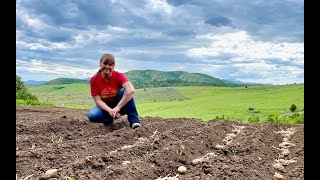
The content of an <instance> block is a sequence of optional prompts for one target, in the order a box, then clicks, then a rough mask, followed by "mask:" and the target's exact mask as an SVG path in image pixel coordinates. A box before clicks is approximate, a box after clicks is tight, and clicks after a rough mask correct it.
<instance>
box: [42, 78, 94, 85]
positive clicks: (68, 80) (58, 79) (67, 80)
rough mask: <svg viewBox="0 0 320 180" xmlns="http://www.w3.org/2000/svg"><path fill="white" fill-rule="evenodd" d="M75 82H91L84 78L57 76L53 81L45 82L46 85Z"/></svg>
mask: <svg viewBox="0 0 320 180" xmlns="http://www.w3.org/2000/svg"><path fill="white" fill-rule="evenodd" d="M73 83H83V84H89V81H88V80H83V79H75V78H57V79H53V80H51V81H48V82H46V83H44V85H49V84H73Z"/></svg>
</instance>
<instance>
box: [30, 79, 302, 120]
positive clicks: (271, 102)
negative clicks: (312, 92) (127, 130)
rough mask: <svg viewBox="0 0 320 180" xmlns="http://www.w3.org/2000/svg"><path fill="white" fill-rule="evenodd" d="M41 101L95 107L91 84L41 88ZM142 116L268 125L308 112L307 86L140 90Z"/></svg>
mask: <svg viewBox="0 0 320 180" xmlns="http://www.w3.org/2000/svg"><path fill="white" fill-rule="evenodd" d="M29 90H30V92H32V93H33V94H35V95H36V96H38V98H39V100H42V101H52V102H54V103H55V104H56V105H58V106H66V107H75V108H84V109H89V108H90V107H92V106H93V105H94V102H93V100H92V98H91V96H90V89H89V85H88V84H79V83H78V84H63V85H61V84H60V85H57V84H56V85H54V84H52V85H40V86H33V87H30V88H29ZM134 97H135V100H136V105H137V108H138V111H139V115H140V116H142V117H145V116H158V117H165V118H172V117H188V118H199V119H202V120H204V121H207V120H211V119H232V120H239V121H248V120H249V121H250V120H254V121H256V120H260V121H265V120H267V119H268V118H270V116H272V117H275V118H278V117H281V116H286V115H290V113H291V112H290V106H291V105H292V104H295V105H296V106H297V110H296V111H297V112H301V111H304V84H292V85H279V86H261V85H260V86H257V85H255V86H247V88H246V87H245V86H242V87H213V86H192V87H159V88H144V89H137V90H136V94H135V96H134Z"/></svg>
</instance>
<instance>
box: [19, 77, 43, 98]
mask: <svg viewBox="0 0 320 180" xmlns="http://www.w3.org/2000/svg"><path fill="white" fill-rule="evenodd" d="M16 100H34V101H38V98H37V97H36V96H35V95H33V94H31V93H30V92H29V91H28V89H27V87H26V86H25V84H24V82H23V81H22V80H21V77H20V76H18V75H16Z"/></svg>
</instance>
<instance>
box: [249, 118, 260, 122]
mask: <svg viewBox="0 0 320 180" xmlns="http://www.w3.org/2000/svg"><path fill="white" fill-rule="evenodd" d="M248 122H250V123H254V122H259V117H249V118H248Z"/></svg>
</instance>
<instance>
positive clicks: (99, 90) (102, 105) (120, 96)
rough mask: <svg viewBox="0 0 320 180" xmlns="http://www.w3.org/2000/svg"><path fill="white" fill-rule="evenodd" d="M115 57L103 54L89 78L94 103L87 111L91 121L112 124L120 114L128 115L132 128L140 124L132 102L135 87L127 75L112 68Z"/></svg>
mask: <svg viewBox="0 0 320 180" xmlns="http://www.w3.org/2000/svg"><path fill="white" fill-rule="evenodd" d="M114 67H115V59H114V57H113V55H111V54H104V55H103V56H102V57H101V59H100V69H99V71H98V72H97V73H96V74H95V75H94V76H92V77H91V79H90V91H91V96H92V97H93V100H94V102H95V104H96V106H95V107H93V108H92V109H91V110H90V111H89V112H88V118H89V120H90V121H91V122H98V123H103V124H105V125H109V124H113V122H114V120H116V119H119V118H120V117H121V115H125V114H127V115H128V121H129V123H130V126H131V127H132V128H137V127H140V126H141V122H140V120H139V117H138V112H137V109H136V106H135V103H134V99H133V94H134V92H135V89H134V87H133V85H132V84H131V83H130V81H129V80H128V79H127V77H126V76H125V75H124V74H122V73H120V72H118V71H115V70H114Z"/></svg>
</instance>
